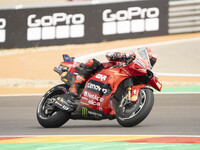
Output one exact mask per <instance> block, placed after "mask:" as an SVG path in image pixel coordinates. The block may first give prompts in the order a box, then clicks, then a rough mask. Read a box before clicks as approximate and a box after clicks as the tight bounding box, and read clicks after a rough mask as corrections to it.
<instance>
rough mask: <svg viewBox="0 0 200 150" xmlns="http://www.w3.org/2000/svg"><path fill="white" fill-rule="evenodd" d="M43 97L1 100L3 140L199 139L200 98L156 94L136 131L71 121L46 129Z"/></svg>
mask: <svg viewBox="0 0 200 150" xmlns="http://www.w3.org/2000/svg"><path fill="white" fill-rule="evenodd" d="M41 97H42V96H8V97H5V96H1V97H0V136H5V135H7V136H9V135H15V136H16V135H188V136H189V135H200V127H199V126H200V94H156V95H155V103H154V107H153V110H152V112H151V113H150V115H149V116H148V117H147V118H146V119H145V120H144V121H143V122H142V123H140V124H139V125H137V126H135V127H130V128H125V127H121V126H120V125H119V124H118V123H117V121H116V120H112V121H110V120H102V121H86V120H70V121H68V122H67V123H66V124H65V125H63V126H62V127H60V128H53V129H46V128H43V127H41V126H40V125H39V123H38V122H37V119H36V108H37V105H38V103H39V100H40V98H41Z"/></svg>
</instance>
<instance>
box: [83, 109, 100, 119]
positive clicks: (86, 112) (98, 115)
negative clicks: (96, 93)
mask: <svg viewBox="0 0 200 150" xmlns="http://www.w3.org/2000/svg"><path fill="white" fill-rule="evenodd" d="M89 115H92V116H95V117H101V118H102V117H103V115H102V114H100V113H97V112H94V111H91V110H88V108H86V107H82V116H83V117H84V118H87V117H88V116H89Z"/></svg>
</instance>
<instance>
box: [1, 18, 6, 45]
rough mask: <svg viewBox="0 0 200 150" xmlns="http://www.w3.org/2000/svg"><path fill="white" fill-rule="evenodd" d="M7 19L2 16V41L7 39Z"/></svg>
mask: <svg viewBox="0 0 200 150" xmlns="http://www.w3.org/2000/svg"><path fill="white" fill-rule="evenodd" d="M5 28H6V19H4V18H0V43H4V42H5V41H6V29H5Z"/></svg>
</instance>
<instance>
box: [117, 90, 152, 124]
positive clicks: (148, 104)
mask: <svg viewBox="0 0 200 150" xmlns="http://www.w3.org/2000/svg"><path fill="white" fill-rule="evenodd" d="M141 90H144V92H145V94H146V101H145V103H144V106H143V107H142V109H141V110H140V111H139V112H138V113H137V114H136V115H135V116H133V117H132V118H129V119H124V120H122V119H120V117H119V116H118V115H116V118H117V121H118V123H119V124H120V125H122V126H124V127H132V126H135V125H137V124H139V123H140V122H142V121H143V120H144V119H145V118H146V117H147V116H148V115H149V113H150V112H151V109H152V107H153V104H154V95H153V91H152V89H149V88H145V89H144V88H143V89H141Z"/></svg>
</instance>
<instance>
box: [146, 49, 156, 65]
mask: <svg viewBox="0 0 200 150" xmlns="http://www.w3.org/2000/svg"><path fill="white" fill-rule="evenodd" d="M146 49H147V53H148V55H149V60H150V63H151V66H152V67H153V66H154V65H155V63H156V61H157V54H156V53H155V52H154V51H153V50H151V49H150V48H146Z"/></svg>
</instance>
